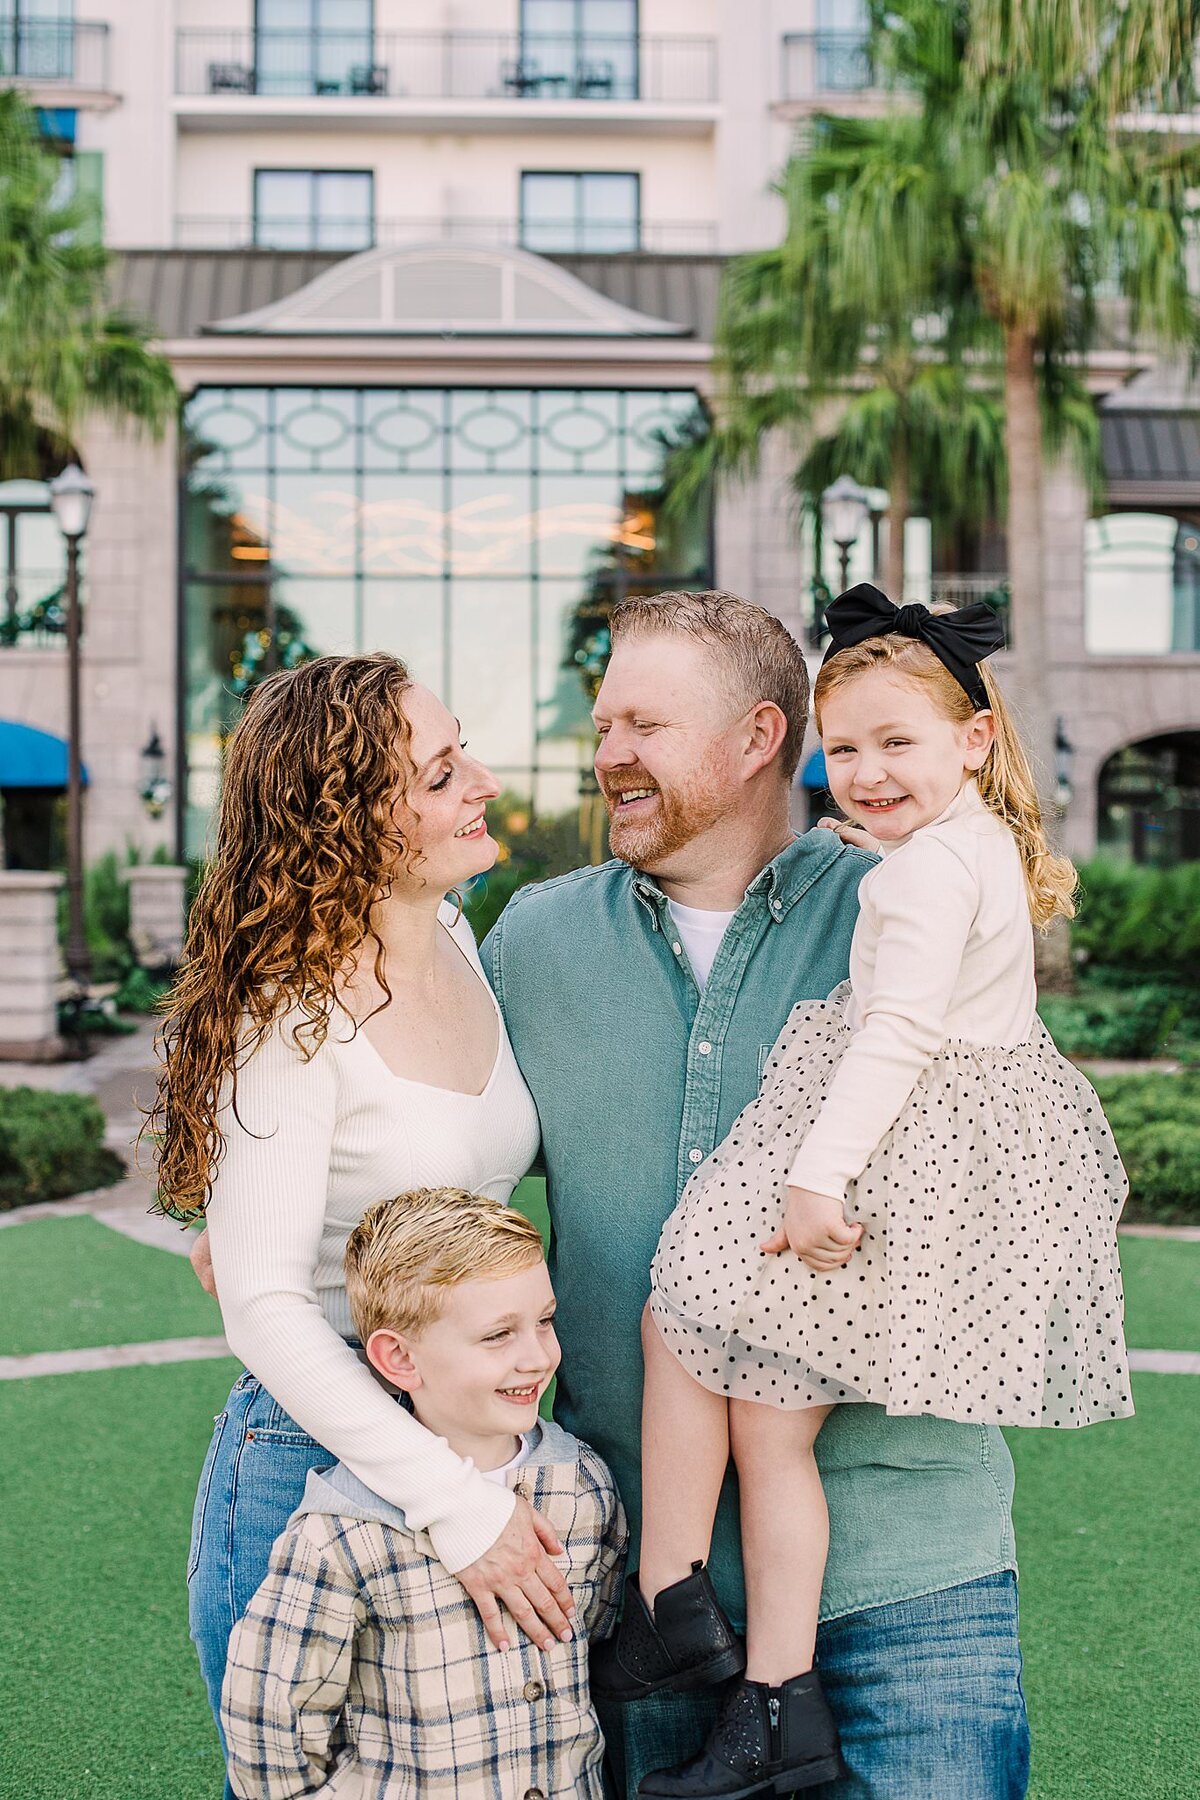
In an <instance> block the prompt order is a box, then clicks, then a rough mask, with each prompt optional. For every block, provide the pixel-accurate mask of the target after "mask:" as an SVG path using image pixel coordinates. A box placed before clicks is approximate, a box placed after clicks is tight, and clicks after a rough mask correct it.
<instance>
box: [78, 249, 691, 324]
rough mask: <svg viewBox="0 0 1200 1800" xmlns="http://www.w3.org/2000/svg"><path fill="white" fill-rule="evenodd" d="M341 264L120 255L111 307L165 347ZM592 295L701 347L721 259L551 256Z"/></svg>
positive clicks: (191, 254)
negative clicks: (667, 326)
mask: <svg viewBox="0 0 1200 1800" xmlns="http://www.w3.org/2000/svg"><path fill="white" fill-rule="evenodd" d="M344 260H345V259H344V257H343V256H342V255H340V254H337V253H334V252H331V251H317V250H123V251H118V252H116V253H115V254H114V256H113V262H112V272H111V277H110V283H109V286H110V292H111V294H112V299H113V302H114V304H116V305H118V306H121V307H124V308H126V309H127V310H128V311H130V312H132V313H135V314H136V315H137V316H138V317H139V318H141V319H143V320H144V321H146V322H147V323H148V324H149V325H150V326H151V327H152V328H153V330H154V332H155V335H156V336H157V337H159V338H161V339H163V340H166V341H171V340H176V339H179V338H191V337H196V336H197V335H198V334H199V333H200V332H202V331H203V330H204V328H205V327H206V326H209V325H215V324H217V323H218V322H219V321H220V320H222V319H232V318H236V317H238V316H239V315H240V314H242V313H249V312H254V311H256V310H257V309H258V308H260V307H264V306H270V305H271V304H272V303H273V302H274V301H277V300H283V299H285V298H286V297H287V296H288V295H289V294H294V293H295V292H296V291H297V289H299V288H302V287H304V286H306V285H307V283H308V282H310V281H312V280H313V279H314V278H315V277H316V276H318V275H321V274H324V272H325V270H326V269H331V268H333V266H334V265H335V263H339V262H342V261H344ZM546 260H547V261H549V262H555V263H558V264H559V266H560V267H562V268H564V269H566V270H567V271H568V272H569V273H570V274H572V275H575V276H577V277H578V278H579V280H581V281H583V282H586V283H587V285H588V286H589V287H591V288H594V289H595V290H596V292H597V293H599V294H603V295H605V296H606V297H607V298H608V299H610V300H615V301H617V302H618V303H619V304H620V305H622V306H627V307H629V308H631V309H632V310H633V311H634V312H640V313H648V314H650V315H652V316H653V317H655V318H660V319H670V320H671V321H672V322H673V323H674V324H676V325H681V326H684V327H685V328H686V329H687V330H689V331H690V332H692V333H693V335H694V336H695V337H696V338H698V339H700V340H701V341H702V342H706V343H710V342H711V341H712V335H713V331H714V328H715V321H716V309H717V290H718V288H719V285H720V280H721V269H722V266H723V264H724V260H725V259H724V258H723V257H721V256H715V255H710V256H665V255H651V254H650V253H648V252H647V253H641V252H635V253H630V254H625V255H617V256H554V257H548V258H547V259H546Z"/></svg>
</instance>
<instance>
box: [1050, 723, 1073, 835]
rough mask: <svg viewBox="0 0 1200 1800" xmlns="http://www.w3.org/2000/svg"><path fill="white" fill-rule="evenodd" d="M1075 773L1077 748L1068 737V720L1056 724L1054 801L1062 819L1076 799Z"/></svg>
mask: <svg viewBox="0 0 1200 1800" xmlns="http://www.w3.org/2000/svg"><path fill="white" fill-rule="evenodd" d="M1074 772H1075V746H1074V744H1073V743H1072V742H1071V740H1070V738H1069V737H1068V736H1067V725H1066V720H1065V719H1062V718H1059V719H1056V720H1055V722H1054V799H1055V804H1056V806H1057V810H1058V816H1059V818H1060V819H1061V818H1062V816H1063V814H1064V813H1065V812H1066V810H1067V808H1068V807H1069V806H1070V804H1071V801H1072V799H1073V798H1074V794H1075V788H1074V784H1073V782H1072V780H1071V777H1072V775H1073V774H1074Z"/></svg>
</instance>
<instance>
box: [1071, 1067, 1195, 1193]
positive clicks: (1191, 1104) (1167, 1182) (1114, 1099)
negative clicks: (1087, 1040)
mask: <svg viewBox="0 0 1200 1800" xmlns="http://www.w3.org/2000/svg"><path fill="white" fill-rule="evenodd" d="M1096 1091H1097V1093H1098V1094H1099V1095H1100V1098H1101V1100H1102V1101H1103V1103H1104V1110H1105V1112H1106V1113H1107V1114H1108V1118H1109V1123H1110V1124H1111V1126H1112V1128H1113V1135H1114V1136H1115V1138H1116V1140H1117V1147H1118V1149H1119V1150H1120V1152H1121V1157H1122V1160H1123V1161H1124V1164H1125V1167H1126V1169H1127V1170H1128V1171H1129V1186H1130V1195H1129V1204H1128V1206H1127V1207H1126V1211H1125V1217H1126V1218H1127V1219H1130V1220H1135V1219H1143V1220H1146V1221H1153V1222H1154V1223H1155V1224H1160V1225H1172V1224H1192V1225H1195V1224H1200V1074H1195V1075H1194V1074H1191V1073H1188V1074H1183V1075H1110V1076H1107V1077H1105V1078H1104V1079H1103V1080H1100V1081H1097V1083H1096Z"/></svg>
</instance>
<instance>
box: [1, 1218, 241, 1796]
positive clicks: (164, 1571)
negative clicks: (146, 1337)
mask: <svg viewBox="0 0 1200 1800" xmlns="http://www.w3.org/2000/svg"><path fill="white" fill-rule="evenodd" d="M12 1229H13V1231H16V1230H18V1229H20V1228H19V1227H13V1228H12ZM150 1254H163V1253H162V1252H157V1253H156V1252H151V1253H150ZM164 1259H165V1258H164ZM236 1373H237V1365H236V1364H235V1363H233V1362H231V1361H229V1360H224V1359H223V1360H221V1361H219V1362H203V1363H177V1364H173V1365H169V1366H167V1367H164V1368H135V1369H119V1370H112V1371H110V1372H105V1373H103V1374H94V1375H64V1376H53V1377H42V1378H39V1379H36V1380H30V1381H6V1382H0V1441H2V1442H3V1443H4V1445H5V1446H6V1449H5V1454H4V1457H3V1459H2V1460H0V1568H2V1569H3V1570H4V1579H3V1588H2V1599H0V1800H219V1796H220V1793H221V1785H222V1782H221V1758H220V1753H219V1750H218V1747H217V1740H216V1737H215V1734H214V1731H213V1726H212V1720H211V1718H210V1716H209V1713H208V1708H207V1704H206V1702H205V1698H204V1690H203V1687H202V1685H201V1681H200V1674H199V1670H198V1668H197V1664H196V1657H195V1652H194V1651H193V1649H192V1645H191V1643H190V1641H189V1639H188V1634H187V1604H186V1598H185V1591H184V1576H185V1572H186V1561H187V1545H188V1536H189V1528H190V1518H191V1509H192V1500H193V1496H194V1494H195V1488H196V1481H197V1478H198V1476H199V1473H200V1466H201V1463H202V1462H203V1459H204V1452H205V1448H206V1446H207V1443H208V1439H209V1435H210V1433H211V1431H212V1421H213V1414H214V1413H216V1412H218V1411H219V1410H220V1407H221V1405H222V1402H223V1400H224V1398H225V1395H226V1393H227V1392H228V1390H229V1385H230V1382H231V1381H232V1380H233V1378H234V1376H235V1375H236Z"/></svg>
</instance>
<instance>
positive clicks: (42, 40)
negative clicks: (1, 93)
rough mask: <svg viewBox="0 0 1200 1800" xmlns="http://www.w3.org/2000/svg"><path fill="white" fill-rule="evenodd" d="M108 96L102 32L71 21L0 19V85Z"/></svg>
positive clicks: (105, 32) (104, 30)
mask: <svg viewBox="0 0 1200 1800" xmlns="http://www.w3.org/2000/svg"><path fill="white" fill-rule="evenodd" d="M43 83H54V84H55V85H56V86H62V87H75V88H92V89H96V90H97V91H99V92H101V93H108V92H109V79H108V26H107V25H77V24H75V23H74V21H73V20H71V19H18V18H3V19H0V84H3V85H4V86H5V87H12V86H14V85H22V86H29V87H40V86H41V85H42V84H43Z"/></svg>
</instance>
